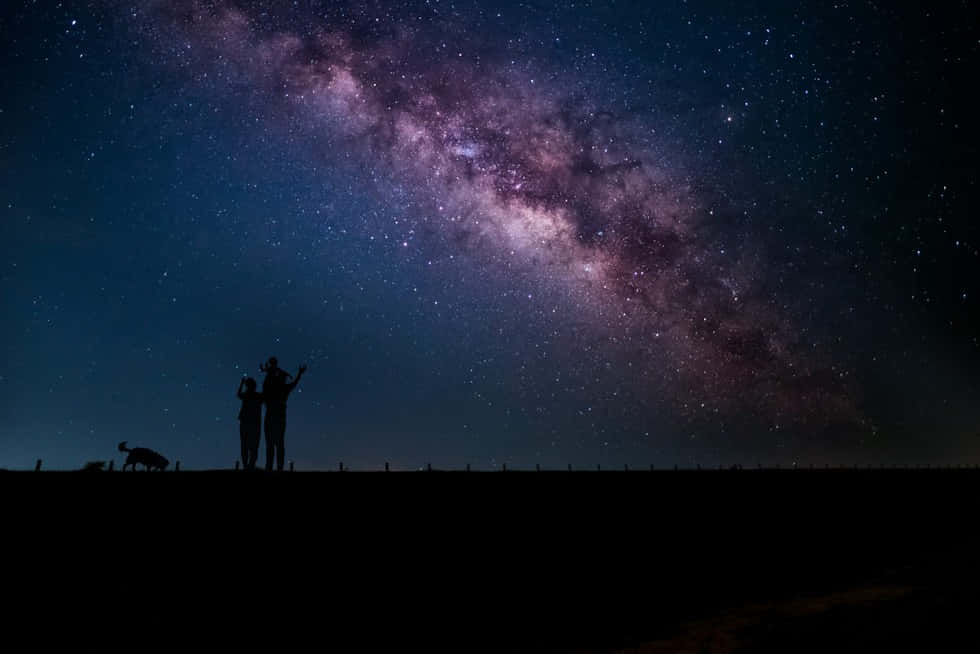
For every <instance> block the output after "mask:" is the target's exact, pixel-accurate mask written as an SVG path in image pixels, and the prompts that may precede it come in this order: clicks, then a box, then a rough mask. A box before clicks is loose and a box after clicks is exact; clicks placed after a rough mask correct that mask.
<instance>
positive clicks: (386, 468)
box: [385, 461, 389, 472]
mask: <svg viewBox="0 0 980 654" xmlns="http://www.w3.org/2000/svg"><path fill="white" fill-rule="evenodd" d="M388 471H389V470H388V462H387V461H385V472H388Z"/></svg>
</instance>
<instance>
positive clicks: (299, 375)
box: [286, 365, 306, 393]
mask: <svg viewBox="0 0 980 654" xmlns="http://www.w3.org/2000/svg"><path fill="white" fill-rule="evenodd" d="M304 372H306V366H305V365H302V366H300V367H299V370H298V371H297V372H296V378H295V379H294V380H293V381H291V382H289V383H288V384H286V392H287V393H289V392H291V391H292V390H293V389H294V388H296V384H298V383H299V380H300V379H301V378H302V377H303V373H304Z"/></svg>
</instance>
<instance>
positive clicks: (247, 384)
mask: <svg viewBox="0 0 980 654" xmlns="http://www.w3.org/2000/svg"><path fill="white" fill-rule="evenodd" d="M259 370H261V371H262V372H264V373H265V379H264V380H262V392H261V393H260V392H258V391H256V390H255V380H254V379H252V378H251V377H248V378H244V379H242V381H241V382H240V383H239V384H238V397H239V399H240V400H241V401H242V408H241V411H239V412H238V420H239V422H240V425H239V433H240V436H241V440H242V465H244V466H245V469H246V470H254V469H255V463H256V460H257V459H258V458H259V439H260V436H261V429H262V405H263V404H265V469H266V470H267V471H271V470H272V460H273V458H274V459H275V460H276V469H277V470H279V471H281V470H282V465H283V463H284V461H285V459H286V445H285V440H286V399H287V398H288V397H289V394H290V393H292V392H293V389H294V388H296V384H298V383H299V380H300V378H301V377H302V376H303V373H305V372H306V366H300V367H299V372H297V373H296V377H295V378H294V379H293V381H291V382H290V381H287V379H289V378H290V377H292V375H290V374H289V373H288V372H286V371H285V370H283V369H282V368H280V367H279V362H278V361H277V360H276V358H275V357H269V360H268V362H266V363H264V364H262V365H260V366H259Z"/></svg>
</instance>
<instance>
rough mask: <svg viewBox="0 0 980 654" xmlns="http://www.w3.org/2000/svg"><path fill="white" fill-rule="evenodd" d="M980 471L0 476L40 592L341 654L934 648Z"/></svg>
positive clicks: (964, 558) (98, 615) (27, 569)
mask: <svg viewBox="0 0 980 654" xmlns="http://www.w3.org/2000/svg"><path fill="white" fill-rule="evenodd" d="M978 483H980V472H978V471H976V470H935V469H932V470H925V469H923V470H891V469H887V470H878V469H876V470H852V469H845V470H839V469H838V470H822V469H820V470H814V471H809V470H789V469H783V470H764V471H758V470H749V469H745V470H739V471H732V470H723V471H718V470H712V471H708V470H703V471H677V472H675V471H673V470H665V471H658V472H653V473H650V472H639V471H635V472H634V471H631V472H621V471H619V472H608V473H600V474H596V473H595V472H594V471H583V472H575V473H571V474H569V473H568V472H566V471H557V472H540V473H538V472H533V471H530V472H513V471H511V472H507V473H500V472H495V473H477V472H471V473H468V474H467V473H465V472H452V473H440V474H437V473H436V471H433V472H432V473H427V472H411V473H395V472H392V473H387V474H386V473H384V472H377V473H351V472H345V473H338V472H295V473H281V474H273V475H267V474H265V473H247V472H234V471H211V472H180V473H174V472H164V473H144V472H135V473H134V472H126V473H121V472H118V471H117V472H113V473H106V472H88V473H82V472H40V473H34V472H7V473H2V474H0V488H2V490H3V493H4V497H5V498H10V499H8V509H9V511H8V514H9V515H10V516H11V517H10V519H9V520H8V524H9V526H10V529H8V531H7V533H8V534H17V536H16V537H8V542H9V543H10V544H11V545H12V546H13V547H12V550H13V553H12V554H11V555H10V557H11V558H10V561H16V565H13V566H10V567H11V568H12V569H14V571H15V572H16V573H18V575H19V577H20V576H22V577H23V589H24V590H23V594H22V597H25V598H27V597H31V598H33V600H31V601H27V602H26V603H25V604H24V605H25V606H35V607H36V606H44V607H45V608H44V609H43V611H44V613H43V614H44V615H53V614H56V615H59V616H60V619H62V620H64V619H67V618H73V619H75V621H76V622H77V623H79V624H81V625H88V624H94V623H99V622H100V621H102V620H106V621H107V620H109V619H110V618H108V617H106V616H110V615H111V616H113V617H112V618H111V619H112V620H114V621H118V622H119V624H120V625H132V624H134V623H135V624H147V625H152V628H153V629H159V630H164V631H169V632H173V633H176V634H181V633H184V632H185V631H187V632H190V631H195V630H205V631H212V632H214V633H217V634H219V635H221V636H222V637H227V638H231V639H234V638H236V637H239V636H243V635H247V634H251V633H255V634H257V635H268V634H272V635H273V636H276V635H277V634H278V636H277V637H278V638H280V639H281V642H283V643H293V644H294V645H296V646H298V645H299V643H300V642H305V638H306V637H309V636H311V635H312V636H313V637H316V638H317V639H319V640H318V642H321V643H323V644H324V646H325V647H327V648H328V649H329V648H330V647H331V646H332V647H334V648H335V649H337V650H338V651H352V650H358V651H366V650H373V649H377V648H385V649H388V648H390V647H392V646H393V647H396V648H398V649H413V650H414V649H424V650H428V651H432V650H444V649H448V650H453V651H476V650H484V651H485V650H489V651H508V652H509V651H535V652H539V651H614V650H616V649H622V648H630V647H635V648H639V649H638V650H637V651H650V652H660V651H717V652H728V651H826V650H827V649H831V648H833V649H834V650H844V651H859V650H863V651H875V650H876V649H877V648H880V647H893V646H896V644H897V643H912V644H915V645H917V646H920V647H923V648H925V649H930V648H931V649H935V646H936V645H937V644H942V643H947V644H948V643H951V642H953V640H957V641H959V640H962V639H965V638H975V637H974V636H973V635H972V630H971V629H967V626H968V621H967V618H968V617H971V616H970V614H971V612H972V611H973V608H971V607H974V606H975V602H974V601H973V599H971V598H972V597H973V596H974V595H975V589H976V586H975V583H976V581H977V577H978V576H977V574H976V572H977V565H976V561H977V559H978V554H977V552H978V550H977V549H976V547H975V545H976V542H975V540H974V536H973V532H974V531H975V529H974V524H975V522H976V520H977V489H978ZM44 580H47V582H45V581H44ZM93 587H97V588H98V589H99V590H100V595H99V596H100V597H105V598H107V599H105V600H94V599H93V597H94V595H93V594H92V588H93ZM52 588H58V592H57V593H53V592H51V589H52ZM106 590H108V591H110V592H108V593H107V594H103V593H102V591H106ZM27 613H28V617H29V616H30V611H28V612H27ZM301 637H302V638H303V639H304V640H303V641H301V640H300V639H301ZM706 643H707V644H706ZM869 648H870V649H869Z"/></svg>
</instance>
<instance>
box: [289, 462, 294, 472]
mask: <svg viewBox="0 0 980 654" xmlns="http://www.w3.org/2000/svg"><path fill="white" fill-rule="evenodd" d="M292 471H293V462H292V461H290V462H289V472H292Z"/></svg>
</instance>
